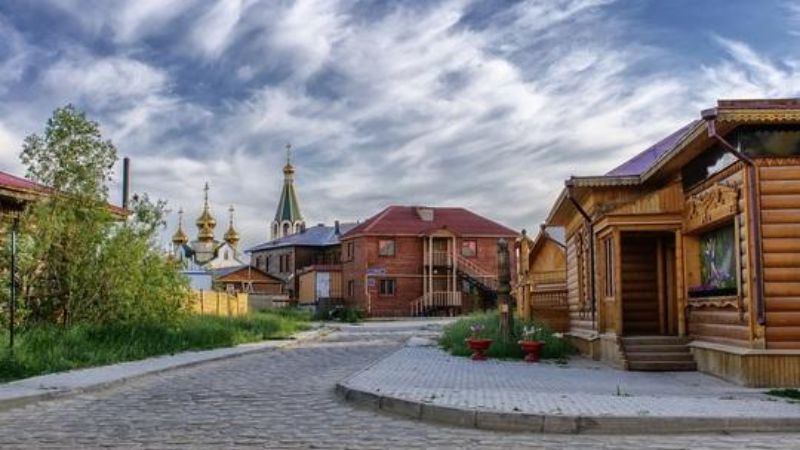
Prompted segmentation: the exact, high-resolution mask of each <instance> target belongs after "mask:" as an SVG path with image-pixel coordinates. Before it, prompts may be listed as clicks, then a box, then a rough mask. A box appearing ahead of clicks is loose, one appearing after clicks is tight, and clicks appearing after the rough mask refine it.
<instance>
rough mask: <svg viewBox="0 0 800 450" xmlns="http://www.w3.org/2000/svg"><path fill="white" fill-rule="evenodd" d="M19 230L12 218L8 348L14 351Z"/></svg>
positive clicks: (16, 217)
mask: <svg viewBox="0 0 800 450" xmlns="http://www.w3.org/2000/svg"><path fill="white" fill-rule="evenodd" d="M18 228H19V217H18V216H14V221H13V223H12V225H11V276H10V282H9V290H10V291H11V292H10V294H11V295H9V299H8V347H9V348H10V349H11V351H12V352H13V351H14V322H15V321H16V312H17V229H18Z"/></svg>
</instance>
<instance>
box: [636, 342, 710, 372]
mask: <svg viewBox="0 0 800 450" xmlns="http://www.w3.org/2000/svg"><path fill="white" fill-rule="evenodd" d="M688 343H689V340H688V339H686V338H681V337H677V336H629V337H623V338H622V351H623V353H624V354H625V361H626V367H627V368H628V370H642V371H690V370H697V363H695V361H694V357H693V356H692V353H691V352H690V351H689V347H688V346H687V345H686V344H688Z"/></svg>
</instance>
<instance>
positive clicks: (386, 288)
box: [378, 278, 395, 297]
mask: <svg viewBox="0 0 800 450" xmlns="http://www.w3.org/2000/svg"><path fill="white" fill-rule="evenodd" d="M379 288H380V289H379V290H378V293H379V294H380V295H382V296H384V297H393V296H394V293H395V280H394V279H391V278H384V279H382V280H380V284H379Z"/></svg>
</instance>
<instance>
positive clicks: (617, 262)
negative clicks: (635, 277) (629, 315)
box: [613, 229, 625, 336]
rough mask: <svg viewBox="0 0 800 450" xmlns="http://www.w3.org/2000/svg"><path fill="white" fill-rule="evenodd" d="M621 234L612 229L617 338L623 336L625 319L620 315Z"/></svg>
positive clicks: (621, 297) (621, 295) (615, 329)
mask: <svg viewBox="0 0 800 450" xmlns="http://www.w3.org/2000/svg"><path fill="white" fill-rule="evenodd" d="M622 302H623V293H622V233H621V232H620V231H619V230H618V229H614V308H613V311H614V327H613V330H614V333H616V334H617V335H618V336H622V334H623V326H622V321H623V320H624V319H625V318H624V317H623V314H622Z"/></svg>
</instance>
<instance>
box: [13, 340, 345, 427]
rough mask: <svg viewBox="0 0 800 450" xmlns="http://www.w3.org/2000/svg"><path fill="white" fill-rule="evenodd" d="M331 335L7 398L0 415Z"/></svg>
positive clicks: (278, 341) (99, 367)
mask: <svg viewBox="0 0 800 450" xmlns="http://www.w3.org/2000/svg"><path fill="white" fill-rule="evenodd" d="M330 332H332V330H331V329H330V328H328V327H326V326H322V327H319V328H316V329H312V330H308V331H302V332H300V333H297V334H295V335H293V336H292V337H290V338H289V339H286V340H272V341H270V340H266V341H260V342H257V343H249V345H253V344H268V343H274V345H263V346H261V347H258V348H253V349H246V350H242V351H240V352H237V353H228V354H223V355H212V356H209V357H208V358H203V359H197V360H194V361H186V362H176V363H174V364H172V365H169V366H166V367H161V368H157V369H153V370H145V371H142V372H139V373H135V374H132V375H128V376H121V377H119V378H115V379H113V380H109V381H103V382H98V383H95V384H90V385H86V386H81V387H76V388H69V389H58V388H54V389H53V390H51V391H45V392H36V393H32V394H22V395H18V396H12V397H8V398H0V412H4V411H8V410H11V409H15V408H20V407H23V406H27V405H30V404H33V403H38V402H44V401H50V400H60V399H65V398H69V397H73V396H76V395H80V394H86V393H92V392H98V391H102V390H105V389H109V388H112V387H117V386H121V385H123V384H125V383H128V382H130V381H134V380H138V379H141V378H145V377H149V376H153V375H161V374H164V373H167V372H170V371H173V370H177V369H186V368H190V367H195V366H199V365H202V364H205V363H210V362H216V361H223V360H227V359H234V358H238V357H241V356H248V355H252V354H255V353H260V352H267V351H272V350H281V349H287V348H291V347H292V346H294V345H296V344H298V343H301V342H308V341H314V340H317V339H319V338H320V337H323V336H326V335H327V334H329V333H330ZM246 345H248V344H242V345H241V346H246ZM237 347H240V346H235V347H227V349H236V348H237ZM225 348H226V347H222V348H217V349H210V350H200V351H197V352H192V353H200V352H203V351H214V350H223V349H225ZM190 352H191V351H190ZM181 353H189V352H181ZM177 354H180V353H176V355H177ZM165 356H171V355H160V356H154V357H152V358H161V357H165ZM147 359H150V358H146V359H143V360H138V361H124V362H121V363H117V364H126V363H141V362H143V361H146V360H147ZM114 365H116V364H112V365H109V366H97V367H91V368H87V369H78V370H92V369H102V368H109V367H112V366H114ZM64 373H68V372H56V373H53V374H46V375H41V376H47V375H57V374H64ZM25 380H26V379H22V380H17V381H12V382H11V383H16V382H23V381H25ZM11 383H9V384H11ZM9 384H6V386H8V385H9ZM0 386H2V385H0ZM38 389H47V388H46V387H39V388H38Z"/></svg>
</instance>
